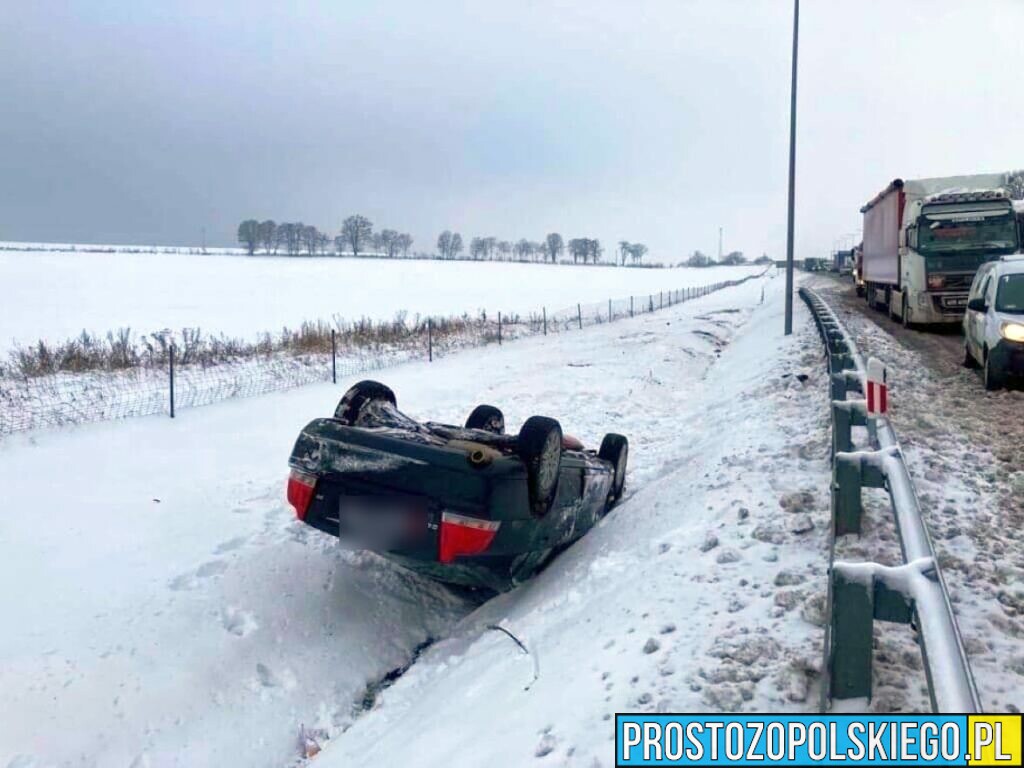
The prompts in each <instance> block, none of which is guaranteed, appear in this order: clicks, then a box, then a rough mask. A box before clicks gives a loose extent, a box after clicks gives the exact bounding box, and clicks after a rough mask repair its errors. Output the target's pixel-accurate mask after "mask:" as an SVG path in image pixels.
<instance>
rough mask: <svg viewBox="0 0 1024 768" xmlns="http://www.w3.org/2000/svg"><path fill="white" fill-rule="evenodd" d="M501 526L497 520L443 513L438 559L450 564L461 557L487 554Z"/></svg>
mask: <svg viewBox="0 0 1024 768" xmlns="http://www.w3.org/2000/svg"><path fill="white" fill-rule="evenodd" d="M499 526H501V523H500V522H497V521H495V520H481V519H479V518H476V517H466V516H465V515H457V514H455V513H454V512H442V513H441V542H440V546H439V548H438V559H439V560H440V561H441V562H442V563H450V562H453V561H454V560H455V558H456V557H459V556H464V555H479V554H480V553H481V552H486V551H487V548H488V547H490V546H491V542H492V541H494V537H495V535H496V534H497V533H498V528H499Z"/></svg>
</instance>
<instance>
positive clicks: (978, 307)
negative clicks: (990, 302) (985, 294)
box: [967, 298, 988, 312]
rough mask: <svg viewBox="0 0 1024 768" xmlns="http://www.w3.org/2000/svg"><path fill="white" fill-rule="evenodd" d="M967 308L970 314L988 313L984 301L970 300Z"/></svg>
mask: <svg viewBox="0 0 1024 768" xmlns="http://www.w3.org/2000/svg"><path fill="white" fill-rule="evenodd" d="M967 308H968V309H969V310H971V311H972V312H988V307H986V306H985V300H984V299H980V298H979V299H971V300H970V301H968V302H967Z"/></svg>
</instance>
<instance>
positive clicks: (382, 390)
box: [334, 379, 398, 426]
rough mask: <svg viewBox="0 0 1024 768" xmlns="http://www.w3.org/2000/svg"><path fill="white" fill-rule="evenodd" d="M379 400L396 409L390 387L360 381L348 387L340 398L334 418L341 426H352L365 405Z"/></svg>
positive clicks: (370, 381) (396, 405)
mask: <svg viewBox="0 0 1024 768" xmlns="http://www.w3.org/2000/svg"><path fill="white" fill-rule="evenodd" d="M380 400H383V401H385V402H388V403H391V405H393V406H395V407H398V402H397V401H396V399H395V393H394V392H392V391H391V388H390V387H387V386H385V385H383V384H381V383H380V382H379V381H372V380H370V379H367V380H366V381H360V382H359V383H357V384H353V385H352V386H351V387H349V388H348V391H347V392H346V393H345V394H344V395H342V396H341V400H339V401H338V407H337V408H335V409H334V418H336V419H338V420H339V421H341V422H342V423H343V424H346V425H348V426H353V425H355V423H356V421H357V420H358V419H359V414H360V412H361V411H362V410H363V408H365V407H366V405H367V403H372V402H374V401H380Z"/></svg>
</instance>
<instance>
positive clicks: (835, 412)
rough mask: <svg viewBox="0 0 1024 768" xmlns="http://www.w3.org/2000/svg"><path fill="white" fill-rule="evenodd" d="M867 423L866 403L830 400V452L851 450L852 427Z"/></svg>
mask: <svg viewBox="0 0 1024 768" xmlns="http://www.w3.org/2000/svg"><path fill="white" fill-rule="evenodd" d="M867 425H868V416H867V404H866V403H865V402H864V401H863V400H833V401H832V454H833V455H835V454H837V453H839V452H840V451H852V450H853V438H852V433H853V431H852V429H851V428H852V427H866V426H867Z"/></svg>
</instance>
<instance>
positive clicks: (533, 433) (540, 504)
mask: <svg viewBox="0 0 1024 768" xmlns="http://www.w3.org/2000/svg"><path fill="white" fill-rule="evenodd" d="M516 452H517V453H518V454H519V458H520V459H522V461H523V464H525V465H526V484H527V488H528V491H529V497H530V512H531V513H532V514H533V515H534V516H536V517H541V516H543V515H546V514H547V512H548V510H549V509H551V504H552V502H554V500H555V492H556V491H557V489H558V476H559V473H560V472H561V469H562V426H561V425H560V424H559V423H558V422H557V421H555V420H554V419H549V418H547V417H546V416H531V417H530V418H528V419H527V420H526V423H525V424H523V428H522V429H520V430H519V437H518V438H517V439H516Z"/></svg>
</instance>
